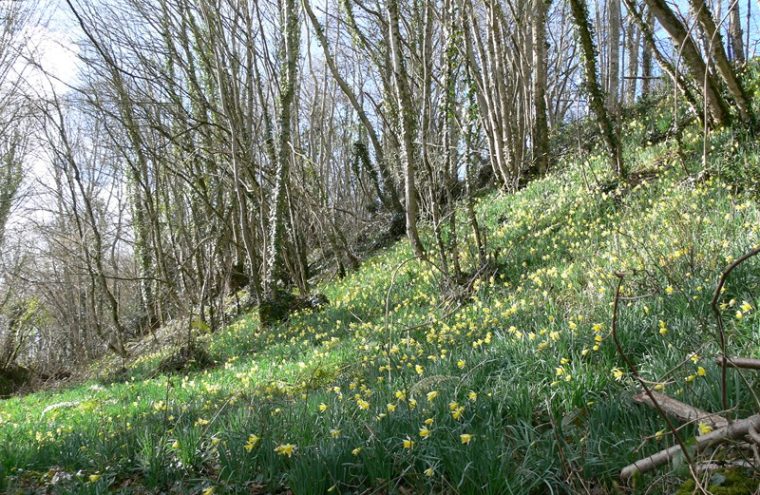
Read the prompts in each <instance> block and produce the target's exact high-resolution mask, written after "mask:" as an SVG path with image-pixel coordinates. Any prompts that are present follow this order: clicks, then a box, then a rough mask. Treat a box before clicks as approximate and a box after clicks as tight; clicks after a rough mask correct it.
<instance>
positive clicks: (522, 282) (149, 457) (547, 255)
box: [0, 120, 760, 494]
mask: <svg viewBox="0 0 760 495" xmlns="http://www.w3.org/2000/svg"><path fill="white" fill-rule="evenodd" d="M661 125H662V122H655V121H651V122H650V121H646V120H645V121H642V122H637V121H632V122H629V123H628V124H627V128H626V136H627V145H626V157H627V159H628V160H629V161H630V162H631V164H632V168H633V170H634V171H635V172H637V173H639V174H640V175H641V176H643V177H648V179H646V180H644V181H640V182H638V183H637V184H636V185H635V186H634V187H631V188H615V187H614V185H613V186H611V187H604V186H605V185H607V184H610V182H609V178H608V177H607V174H606V173H605V168H606V165H605V163H604V160H603V158H601V156H600V155H589V156H588V157H585V158H584V159H583V160H568V161H567V163H564V164H562V166H561V167H558V171H557V172H555V173H553V174H552V175H550V176H549V177H547V178H545V179H542V180H539V181H536V182H533V183H531V184H530V185H529V186H528V187H526V188H525V189H523V190H521V191H520V192H518V193H517V194H513V195H507V194H501V193H493V194H489V195H487V196H485V197H483V198H481V199H480V200H479V204H478V208H477V211H478V216H479V220H480V221H481V223H482V225H484V226H485V228H486V229H487V237H488V241H489V248H490V249H491V250H496V249H498V252H499V253H500V256H499V259H498V261H499V264H498V267H497V270H495V271H494V273H493V276H487V277H485V278H484V279H483V280H481V281H480V282H479V283H477V284H476V286H475V287H474V291H473V294H472V298H471V299H470V300H469V301H468V302H467V303H466V304H464V305H462V306H461V307H458V306H455V305H452V304H447V303H446V301H445V300H444V298H443V296H442V295H441V291H440V289H439V287H440V276H439V274H437V273H436V272H435V271H434V270H433V269H431V268H430V266H428V265H424V264H421V263H419V262H417V261H415V260H413V259H412V258H413V257H412V253H411V250H410V249H409V247H408V246H407V243H406V242H404V241H402V242H400V243H398V244H397V245H395V246H393V247H391V248H389V249H387V250H384V251H382V252H379V253H377V254H375V255H373V256H372V257H371V258H369V259H367V260H366V261H365V262H364V263H363V265H362V267H361V269H360V270H359V271H357V272H356V273H352V274H350V275H349V276H348V277H346V278H345V279H343V280H340V281H336V282H331V283H328V284H324V285H323V286H321V287H320V288H319V289H320V290H321V291H323V292H324V293H325V294H326V295H327V297H328V298H329V300H330V301H331V304H330V305H329V306H328V307H327V308H325V309H324V310H323V311H321V312H319V313H308V312H307V313H302V314H298V315H296V316H294V317H293V318H292V320H291V321H290V322H289V323H288V324H287V325H283V326H282V327H280V328H277V329H275V330H273V331H268V332H267V331H263V330H261V329H260V328H258V326H257V323H256V321H255V318H254V317H253V316H246V317H244V318H241V319H240V320H238V321H236V322H235V323H233V324H231V325H230V326H229V327H227V328H225V329H223V330H221V331H220V332H218V333H216V334H214V335H204V336H200V337H198V340H199V343H200V344H201V345H205V346H206V347H207V349H208V351H209V352H210V354H211V356H212V357H213V358H214V359H215V360H216V362H217V363H218V364H217V366H215V367H214V368H212V369H208V370H204V371H199V372H194V373H191V374H188V375H187V376H171V377H167V376H157V377H152V376H153V374H154V372H155V369H156V366H157V364H158V362H159V361H160V359H161V358H162V357H164V356H165V355H166V354H168V353H169V352H171V350H166V351H164V352H163V353H159V354H155V355H148V356H143V357H142V358H140V359H139V360H137V362H135V363H133V364H132V365H131V367H130V369H129V370H128V372H127V376H126V380H124V381H123V382H114V383H107V384H106V383H103V384H101V383H98V382H97V381H94V380H93V381H92V382H89V383H87V384H84V385H82V386H79V387H77V388H72V389H69V390H64V391H57V392H40V393H37V394H33V395H29V396H25V397H21V398H13V399H9V400H6V401H3V402H1V403H0V490H5V491H7V492H8V493H17V492H21V493H23V492H25V491H31V490H33V489H36V488H39V487H41V486H43V485H46V484H49V485H50V489H51V490H52V492H53V493H106V492H120V493H158V492H171V493H200V492H202V491H203V490H206V489H210V488H213V489H214V491H215V493H259V492H278V491H284V490H286V489H290V490H292V491H293V492H294V493H296V494H308V493H325V492H330V493H361V492H364V491H366V490H368V489H369V490H373V489H374V490H376V491H377V492H380V493H401V492H402V491H404V492H405V493H409V492H413V493H429V492H443V493H494V494H505V493H506V494H508V493H515V494H518V493H520V494H522V493H576V492H578V491H579V490H583V485H585V486H587V487H588V488H592V487H597V489H598V490H600V493H604V492H609V493H613V492H615V490H616V483H617V482H616V479H617V474H618V472H619V470H620V469H621V468H622V467H623V466H625V465H626V464H628V463H630V462H632V461H634V460H636V459H637V458H639V457H642V456H644V455H647V454H649V453H652V452H654V451H657V450H660V449H662V448H665V447H668V446H670V445H672V444H673V439H672V438H671V435H670V434H669V433H668V432H665V434H664V435H657V437H656V438H655V433H656V432H658V431H662V430H664V429H665V426H664V422H663V421H662V420H661V419H660V418H659V417H658V416H657V415H656V414H655V413H654V412H652V411H651V410H649V409H646V408H643V407H641V406H637V405H635V404H633V403H632V401H631V396H632V395H633V394H634V393H635V392H636V391H637V386H636V383H635V382H634V380H633V378H632V377H631V375H630V373H627V370H625V365H624V362H623V361H622V359H621V358H620V356H619V355H618V354H617V353H616V351H615V348H614V346H613V343H612V339H611V336H610V321H611V302H612V300H613V294H614V285H615V281H616V279H615V276H614V273H615V272H616V271H622V272H624V273H625V274H626V278H625V284H624V287H623V289H624V293H623V295H624V300H623V301H622V305H621V311H620V325H619V333H620V338H621V340H622V343H623V346H624V348H625V350H626V352H627V353H628V354H629V356H630V357H631V358H632V359H633V360H634V361H635V362H636V363H638V365H639V367H640V370H641V374H642V376H643V377H644V378H645V379H647V380H649V381H651V382H652V383H656V384H662V387H663V388H664V390H665V392H666V393H668V394H669V395H671V396H673V397H676V398H680V399H682V400H685V401H687V402H689V403H691V404H693V405H695V406H697V407H700V408H703V409H706V410H711V411H718V410H720V409H721V405H720V404H721V397H720V396H721V394H720V386H719V383H720V380H719V375H720V370H719V368H718V367H716V366H715V365H714V363H713V360H712V357H713V356H714V355H715V354H716V353H717V351H718V347H717V345H716V338H715V321H714V318H713V316H712V315H711V313H710V307H709V302H710V298H711V297H712V291H713V290H714V286H715V282H716V280H717V277H718V275H719V274H720V272H721V271H722V269H723V268H724V267H725V266H726V265H727V264H728V262H729V261H730V260H732V259H735V258H736V257H738V256H740V255H741V254H742V253H744V252H746V251H747V250H748V249H750V247H752V246H756V245H757V244H758V243H759V242H760V227H759V226H760V206H759V205H758V203H757V196H756V194H757V193H756V186H755V185H753V183H752V182H751V180H750V179H747V180H746V182H745V179H744V178H743V176H742V175H741V174H740V173H737V170H736V169H737V167H738V166H739V165H738V164H744V165H747V164H750V165H751V164H756V163H757V162H758V156H760V155H758V149H757V146H756V145H754V144H752V143H751V142H744V143H743V142H741V141H740V140H739V139H738V138H737V137H736V136H733V135H732V133H731V132H730V131H723V132H722V133H720V134H717V135H716V136H715V137H714V138H713V139H712V141H711V142H713V143H715V146H716V147H715V149H711V150H710V155H709V170H708V172H709V173H708V174H702V175H700V172H701V163H700V159H701V150H702V142H701V137H700V135H699V133H698V130H696V129H693V128H690V129H687V131H686V132H685V134H684V140H683V142H684V148H683V149H682V152H683V153H684V155H685V156H686V157H687V162H686V163H685V164H682V163H680V162H679V159H678V153H677V152H676V149H675V145H674V144H656V145H647V144H646V135H647V132H649V131H651V130H652V129H654V126H661ZM747 177H751V174H748V175H747ZM605 190H609V192H604V191H605ZM459 224H460V226H464V224H465V221H464V218H463V219H462V221H461V222H459ZM469 234H470V233H469V232H468V231H466V230H464V229H463V230H462V232H461V233H460V239H461V238H467V236H469ZM473 258H474V256H473V252H472V250H471V246H464V247H463V251H462V260H463V264H464V265H465V267H466V268H469V269H472V268H473V263H474V259H473ZM758 267H760V260H753V261H750V262H748V263H747V264H746V265H744V266H742V267H740V268H739V269H738V270H737V271H736V272H735V273H734V274H733V275H732V276H731V279H730V280H729V283H728V286H727V291H726V293H725V294H724V296H723V298H722V300H723V301H724V302H726V304H727V307H726V310H725V321H726V325H727V326H726V328H727V332H728V341H729V349H730V354H732V355H741V356H746V357H760V345H759V342H760V317H758V316H757V314H756V313H757V308H758V305H760V299H759V298H758V297H759V296H758V294H760V292H759V291H760V270H758ZM729 301H733V303H729ZM744 303H746V305H745V306H744V309H742V305H743V304H744ZM386 304H387V306H388V309H389V311H388V312H387V313H386ZM737 312H740V314H739V316H740V317H737ZM660 321H662V322H663V323H662V324H661V323H660ZM661 328H665V331H663V332H662V333H661V332H660V329H661ZM663 333H664V335H663ZM695 354H697V355H698V356H695ZM618 370H623V371H624V373H623V374H622V375H620V374H619V373H617V374H616V371H618ZM703 371H704V372H703ZM151 377H152V378H151ZM745 380H746V381H745ZM728 385H729V387H728V388H729V390H728V393H729V399H730V401H731V404H732V405H733V406H735V407H736V408H737V410H736V411H735V413H736V414H737V415H738V416H743V415H746V414H749V413H751V412H752V411H753V410H755V409H756V408H757V406H758V405H757V403H756V402H755V401H754V399H753V395H752V394H753V393H755V394H757V393H758V392H760V390H759V387H758V381H757V380H756V379H755V378H754V377H753V376H751V375H746V376H745V379H742V378H740V375H739V374H737V373H735V372H733V371H730V374H729V383H728ZM431 392H436V393H437V394H430V393H431ZM434 395H436V396H435V397H433V396H434ZM53 405H58V407H54V408H53V409H51V410H47V411H46V412H45V410H46V408H49V407H50V406H53ZM426 420H427V423H429V424H426ZM423 427H427V430H428V431H429V436H427V437H426V438H423V437H422V436H421V435H420V431H421V428H423ZM682 433H683V434H684V436H685V437H687V438H689V437H690V436H693V435H694V434H695V433H696V426H695V425H690V426H687V427H686V428H684V429H683V430H682ZM463 434H464V435H471V440H470V442H469V443H467V444H465V443H463V440H462V439H463V437H462V436H461V435H463ZM251 435H255V437H253V439H252V440H251V438H252V437H251ZM464 438H467V437H464ZM405 440H406V441H407V444H406V446H405ZM409 440H411V441H413V442H414V444H413V446H411V448H407V447H409V446H410V445H411V444H409V443H408V441H409ZM284 444H293V445H295V450H294V452H293V453H292V456H287V455H280V454H278V453H277V452H275V448H276V447H277V446H281V445H284ZM246 445H248V446H249V447H250V448H248V449H247V448H246ZM56 473H68V474H69V475H71V476H70V478H69V479H68V480H64V481H61V482H59V483H57V484H55V485H52V484H50V483H51V480H52V478H53V476H55V475H56ZM662 473H663V471H659V472H656V473H654V474H652V475H647V476H644V477H642V478H641V479H638V480H637V481H636V484H635V486H634V491H636V490H640V491H641V492H643V491H644V490H645V488H646V487H648V486H655V487H657V488H655V491H657V492H667V491H673V490H674V489H675V488H676V487H677V485H678V484H679V483H680V482H681V481H683V479H686V478H687V477H688V474H687V472H686V471H685V469H684V467H683V466H680V467H678V466H676V467H674V468H673V469H672V470H671V474H674V475H675V476H668V477H664V476H662ZM58 477H59V478H60V477H61V475H60V474H59V475H58Z"/></svg>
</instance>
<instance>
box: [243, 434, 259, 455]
mask: <svg viewBox="0 0 760 495" xmlns="http://www.w3.org/2000/svg"><path fill="white" fill-rule="evenodd" d="M260 440H261V439H260V438H259V436H258V435H254V434H253V433H251V434H250V435H248V440H247V441H246V442H245V445H244V446H243V448H244V449H245V451H246V452H250V451H252V450H253V449H254V448H256V445H258V443H259V441H260Z"/></svg>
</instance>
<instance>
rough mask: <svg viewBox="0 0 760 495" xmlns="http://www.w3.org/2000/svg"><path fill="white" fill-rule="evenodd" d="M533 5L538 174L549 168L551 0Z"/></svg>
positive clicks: (535, 2) (544, 0)
mask: <svg viewBox="0 0 760 495" xmlns="http://www.w3.org/2000/svg"><path fill="white" fill-rule="evenodd" d="M533 3H534V6H533V12H534V17H533V30H532V37H533V112H534V119H533V160H534V167H535V170H536V172H537V173H538V175H544V174H545V173H546V170H547V169H548V168H549V126H548V123H547V115H546V65H547V58H546V44H547V40H546V16H547V12H548V10H549V7H550V6H551V0H534V2H533Z"/></svg>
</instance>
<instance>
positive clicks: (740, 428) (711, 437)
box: [620, 414, 760, 480]
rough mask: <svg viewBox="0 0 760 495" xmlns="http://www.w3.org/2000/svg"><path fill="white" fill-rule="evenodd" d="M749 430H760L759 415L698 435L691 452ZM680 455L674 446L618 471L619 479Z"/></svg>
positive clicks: (644, 470)
mask: <svg viewBox="0 0 760 495" xmlns="http://www.w3.org/2000/svg"><path fill="white" fill-rule="evenodd" d="M750 428H754V429H756V430H757V429H759V428H760V414H755V415H753V416H750V417H748V418H745V419H740V420H739V421H734V422H733V423H732V424H730V425H728V426H725V427H723V428H719V429H717V430H714V431H711V432H710V433H708V434H706V435H699V436H698V437H696V438H695V444H694V446H693V447H692V448H691V450H692V452H693V453H698V452H701V451H703V450H705V449H707V448H708V447H710V446H712V445H715V444H716V443H720V442H725V441H727V440H732V439H736V438H740V437H743V436H745V435H747V434H748V433H749V430H750ZM681 453H682V450H681V447H680V446H679V445H674V446H673V447H670V448H668V449H665V450H661V451H660V452H657V453H656V454H653V455H650V456H649V457H645V458H643V459H639V460H638V461H636V462H634V463H633V464H630V465H628V466H626V467H624V468H623V469H622V470H621V471H620V478H621V479H623V480H627V479H629V478H630V477H631V476H633V475H634V474H636V473H646V472H648V471H651V470H653V469H655V468H657V467H659V466H661V465H663V464H665V463H666V462H668V461H669V460H670V459H672V458H674V457H676V456H677V455H679V454H681Z"/></svg>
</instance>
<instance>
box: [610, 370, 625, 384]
mask: <svg viewBox="0 0 760 495" xmlns="http://www.w3.org/2000/svg"><path fill="white" fill-rule="evenodd" d="M624 375H625V373H624V372H623V370H621V369H620V368H612V376H614V377H615V380H617V381H620V380H622V379H623V376H624Z"/></svg>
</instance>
